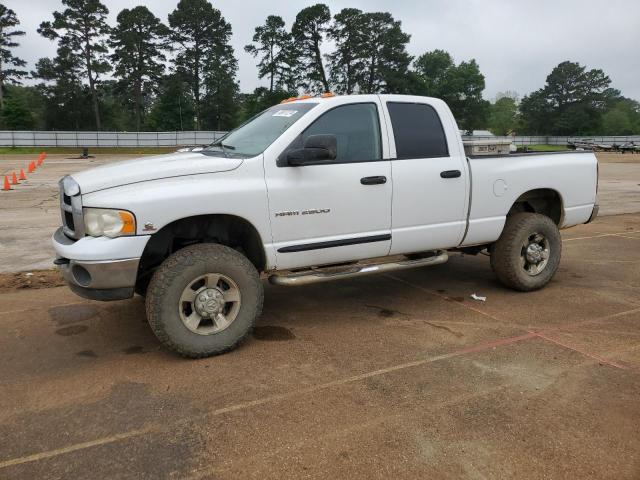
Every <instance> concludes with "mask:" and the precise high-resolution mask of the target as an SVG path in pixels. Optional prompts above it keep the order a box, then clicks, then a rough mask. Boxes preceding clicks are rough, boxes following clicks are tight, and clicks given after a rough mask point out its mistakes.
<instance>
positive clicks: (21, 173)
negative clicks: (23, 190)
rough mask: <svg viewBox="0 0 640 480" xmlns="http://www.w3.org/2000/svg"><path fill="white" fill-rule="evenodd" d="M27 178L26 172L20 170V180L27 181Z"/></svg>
mask: <svg viewBox="0 0 640 480" xmlns="http://www.w3.org/2000/svg"><path fill="white" fill-rule="evenodd" d="M26 179H27V177H25V175H24V170H23V169H20V176H19V177H18V180H26Z"/></svg>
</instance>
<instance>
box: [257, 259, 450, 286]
mask: <svg viewBox="0 0 640 480" xmlns="http://www.w3.org/2000/svg"><path fill="white" fill-rule="evenodd" d="M434 253H435V254H434V255H432V256H430V257H425V258H418V259H408V258H406V257H404V260H399V261H396V262H381V263H355V264H350V265H345V266H338V267H336V266H333V267H319V268H314V269H309V270H304V271H302V272H278V273H274V274H273V275H271V276H269V282H270V283H272V284H274V285H283V286H288V287H291V286H297V285H308V284H310V283H319V282H328V281H331V280H339V279H341V278H352V277H359V276H361V275H370V274H373V273H388V272H395V271H398V270H407V269H409V268H418V267H426V266H427V265H439V264H441V263H445V262H446V261H447V260H448V259H449V255H447V252H446V251H444V250H439V251H437V252H434Z"/></svg>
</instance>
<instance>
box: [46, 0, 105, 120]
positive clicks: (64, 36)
mask: <svg viewBox="0 0 640 480" xmlns="http://www.w3.org/2000/svg"><path fill="white" fill-rule="evenodd" d="M62 5H64V6H65V7H66V8H65V9H64V11H62V12H53V22H42V23H41V24H40V27H39V28H38V33H40V34H41V35H42V36H44V37H45V38H48V39H49V40H57V41H58V58H56V60H54V63H57V64H58V65H59V66H62V65H63V64H68V65H69V66H73V69H72V70H73V71H74V73H75V74H78V73H80V74H81V76H82V78H86V79H87V80H88V82H89V91H90V93H91V102H92V104H93V112H94V116H95V125H96V128H97V129H98V130H100V129H101V119H100V106H99V93H98V88H97V87H98V83H99V77H100V75H101V74H104V73H106V72H108V71H109V70H111V67H110V65H109V62H108V61H107V52H108V47H107V39H106V36H107V35H108V34H109V31H110V28H109V26H108V25H107V22H106V16H107V14H108V13H109V10H108V9H107V7H106V6H104V5H103V4H102V3H101V2H100V1H99V0H62Z"/></svg>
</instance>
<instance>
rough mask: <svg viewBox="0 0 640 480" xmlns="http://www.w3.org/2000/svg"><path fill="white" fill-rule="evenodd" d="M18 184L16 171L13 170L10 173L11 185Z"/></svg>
mask: <svg viewBox="0 0 640 480" xmlns="http://www.w3.org/2000/svg"><path fill="white" fill-rule="evenodd" d="M17 184H18V177H17V176H16V172H13V173H12V174H11V185H17Z"/></svg>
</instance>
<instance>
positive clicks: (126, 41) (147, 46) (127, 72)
mask: <svg viewBox="0 0 640 480" xmlns="http://www.w3.org/2000/svg"><path fill="white" fill-rule="evenodd" d="M117 21H118V24H117V25H116V27H115V28H114V29H113V30H112V31H111V39H110V42H109V43H110V46H111V48H113V50H114V52H113V54H112V55H111V60H112V61H113V62H114V76H115V77H116V78H118V79H120V87H121V89H122V91H123V92H124V93H125V95H124V96H123V97H124V98H131V99H132V102H133V112H134V117H135V128H136V130H140V125H141V120H142V116H143V113H144V110H145V108H144V107H145V106H146V105H147V104H149V103H150V101H151V97H152V95H153V94H155V93H157V89H158V84H159V81H160V78H161V77H162V75H163V73H164V69H165V66H164V62H165V61H166V57H165V55H164V52H163V51H164V50H166V48H167V47H168V43H167V37H168V35H169V29H168V28H167V27H166V26H165V25H163V24H162V23H161V22H160V19H159V18H157V17H156V16H155V15H154V14H153V13H151V12H150V11H149V9H148V8H147V7H144V6H138V7H135V8H133V9H128V8H125V9H124V10H122V11H121V12H120V13H119V14H118V18H117Z"/></svg>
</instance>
